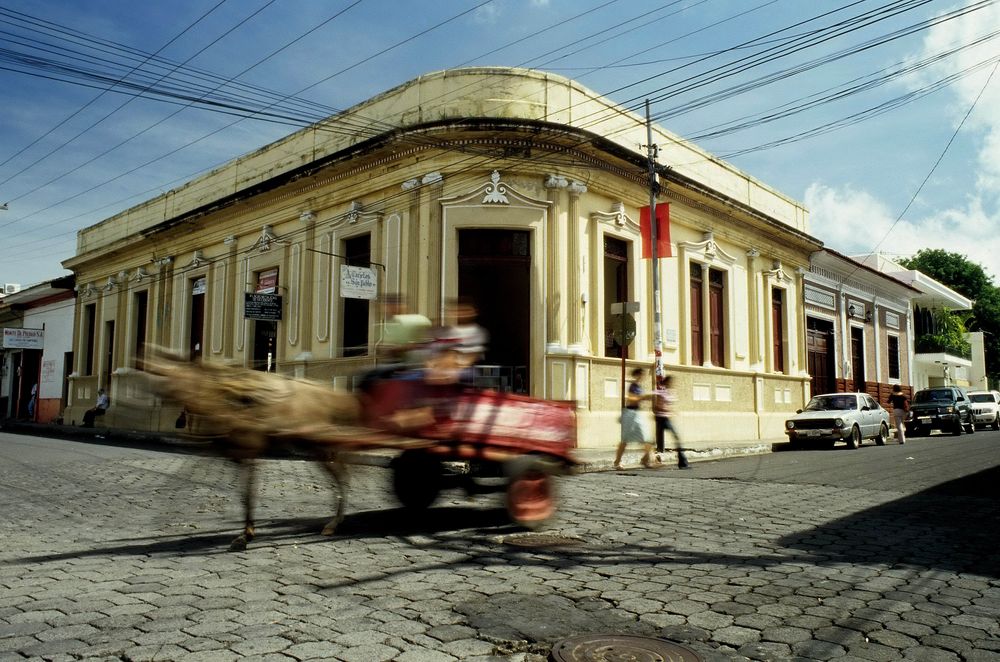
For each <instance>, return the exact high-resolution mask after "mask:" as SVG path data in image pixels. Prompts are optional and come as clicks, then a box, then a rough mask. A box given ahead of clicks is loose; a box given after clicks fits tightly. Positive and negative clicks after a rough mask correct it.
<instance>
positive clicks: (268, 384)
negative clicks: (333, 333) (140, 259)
mask: <svg viewBox="0 0 1000 662" xmlns="http://www.w3.org/2000/svg"><path fill="white" fill-rule="evenodd" d="M144 368H145V370H146V371H147V373H148V374H149V375H150V376H151V379H150V387H151V388H152V390H153V392H154V393H156V394H157V395H159V396H160V397H162V398H163V399H164V400H165V401H168V402H171V403H173V404H176V405H180V406H181V407H183V408H184V410H185V411H186V412H187V413H188V414H192V415H194V416H195V417H196V420H198V421H199V427H205V428H206V429H207V431H209V432H210V434H211V438H212V440H213V442H214V445H215V448H216V450H217V452H218V453H219V454H220V455H222V456H223V457H226V458H228V459H230V460H233V461H235V462H236V463H238V465H239V467H240V471H241V485H242V492H243V513H244V526H243V532H242V533H241V534H240V535H239V536H237V537H236V538H235V539H234V540H233V542H232V543H231V545H230V549H231V550H236V551H238V550H244V549H246V547H247V544H248V543H249V542H250V541H251V540H252V539H253V538H254V519H253V511H254V498H255V495H256V460H257V459H258V458H260V457H261V456H263V455H265V454H266V453H268V452H269V451H271V450H273V449H274V448H275V447H276V446H282V447H287V446H288V445H289V444H291V445H294V446H295V447H296V448H298V449H300V450H304V451H306V452H307V453H309V454H310V455H311V456H312V457H313V459H314V460H315V461H317V462H319V464H320V466H321V467H322V468H323V469H324V470H325V471H326V473H327V475H328V476H329V478H330V482H331V484H332V487H333V490H334V496H335V504H334V516H333V518H332V519H330V520H329V521H328V522H327V523H326V525H325V526H324V527H323V535H331V534H332V533H333V532H334V531H335V530H336V528H337V525H338V524H339V523H340V521H341V519H342V518H343V513H344V479H345V472H344V467H343V464H342V463H341V462H339V461H338V459H337V451H338V450H342V449H344V448H345V447H348V446H361V445H363V444H364V441H365V439H366V437H368V436H370V435H366V433H365V431H363V430H360V429H356V430H354V431H353V433H352V430H351V428H350V426H353V425H357V423H358V420H359V406H358V401H357V399H356V398H355V397H354V396H353V395H352V394H350V393H347V392H344V391H340V390H338V389H335V388H333V387H332V386H327V385H325V384H321V383H318V382H313V381H308V380H303V379H291V378H286V377H281V376H278V375H275V374H272V373H264V372H258V371H255V370H248V369H245V368H233V367H229V366H225V365H220V364H213V363H191V362H188V361H185V360H182V359H180V358H178V357H176V356H171V355H169V354H165V353H159V354H158V355H157V356H156V357H155V358H152V359H151V360H147V361H146V362H145V365H144Z"/></svg>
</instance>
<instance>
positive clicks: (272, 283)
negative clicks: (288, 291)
mask: <svg viewBox="0 0 1000 662" xmlns="http://www.w3.org/2000/svg"><path fill="white" fill-rule="evenodd" d="M277 291H278V270H277V269H268V270H267V271H261V272H260V273H258V274H257V289H256V292H257V293H258V294H274V293H276V292H277Z"/></svg>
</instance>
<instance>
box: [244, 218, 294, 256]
mask: <svg viewBox="0 0 1000 662" xmlns="http://www.w3.org/2000/svg"><path fill="white" fill-rule="evenodd" d="M287 243H288V242H287V241H286V240H284V239H278V235H276V234H274V228H272V227H271V226H270V225H265V226H264V227H262V228H261V229H260V237H258V238H257V241H255V242H254V244H253V246H251V247H250V250H253V249H255V248H256V249H257V252H258V253H266V252H268V251H269V250H271V246H272V245H274V244H281V245H285V244H287Z"/></svg>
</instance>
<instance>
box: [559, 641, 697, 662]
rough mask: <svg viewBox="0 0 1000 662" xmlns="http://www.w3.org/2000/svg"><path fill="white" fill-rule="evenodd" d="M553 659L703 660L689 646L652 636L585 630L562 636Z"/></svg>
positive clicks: (571, 661) (613, 661)
mask: <svg viewBox="0 0 1000 662" xmlns="http://www.w3.org/2000/svg"><path fill="white" fill-rule="evenodd" d="M551 657H552V660H553V662H617V661H618V660H635V662H661V661H668V660H669V661H670V662H701V657H700V656H699V655H698V654H697V653H695V652H694V651H693V650H691V649H690V648H685V647H684V646H681V645H680V644H675V643H673V642H671V641H664V640H663V639H654V638H653V637H639V636H635V635H628V634H584V635H579V636H576V637H570V638H569V639H563V640H562V641H560V642H559V643H557V644H556V645H555V646H554V647H553V648H552V655H551Z"/></svg>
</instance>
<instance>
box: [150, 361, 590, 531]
mask: <svg viewBox="0 0 1000 662" xmlns="http://www.w3.org/2000/svg"><path fill="white" fill-rule="evenodd" d="M146 368H147V370H148V372H149V375H150V377H151V379H152V381H151V384H150V386H151V388H152V389H153V390H154V392H155V393H157V394H158V395H159V396H160V397H162V398H163V399H164V401H166V402H172V403H175V404H177V405H179V406H180V407H182V408H183V411H185V412H187V413H188V414H190V415H192V416H193V417H194V418H195V419H196V420H198V421H199V429H200V430H201V431H202V432H204V433H205V434H206V435H208V436H210V437H211V440H212V442H213V448H214V449H215V450H216V452H217V453H219V454H220V455H223V456H224V457H228V458H230V459H232V460H235V461H237V462H238V463H239V464H240V466H241V468H242V474H243V480H242V487H243V504H244V515H245V518H244V519H245V522H244V529H243V533H242V534H241V535H240V536H238V537H237V538H236V539H235V540H234V541H233V544H232V546H231V548H232V549H245V548H246V546H247V543H248V542H249V541H250V540H252V539H253V537H254V530H255V527H254V516H253V512H254V502H255V489H254V485H255V478H254V475H255V462H256V460H257V459H258V458H260V457H262V456H265V455H266V454H267V453H269V452H270V451H271V450H272V449H273V448H274V447H275V446H276V445H279V446H287V445H293V446H295V447H296V448H298V449H299V450H300V451H302V452H305V453H308V454H310V455H311V456H312V457H313V458H314V459H315V460H316V461H317V462H318V463H319V464H320V466H321V467H322V468H323V469H324V470H325V471H326V473H327V475H328V477H329V478H330V483H331V488H332V493H333V497H334V504H333V510H334V515H333V518H332V519H330V520H329V522H327V524H326V526H325V527H324V528H323V533H324V534H327V535H329V534H331V533H333V532H334V531H335V530H336V527H337V525H338V524H339V523H340V521H341V519H342V518H343V514H344V503H343V502H344V499H343V497H344V473H343V472H344V467H343V465H342V461H341V460H342V458H343V457H344V453H345V452H347V451H361V450H376V449H380V450H386V449H389V450H396V451H399V455H398V456H397V457H396V458H395V459H394V460H393V462H392V471H393V487H394V490H395V493H396V496H397V497H398V498H399V500H400V502H401V503H402V504H403V505H404V506H405V507H407V508H411V509H422V508H427V507H428V506H430V505H431V504H432V503H433V502H434V500H435V499H436V498H437V496H438V494H440V492H441V491H442V490H444V489H447V488H450V487H464V488H465V489H466V490H467V491H468V492H470V493H479V492H484V491H495V490H505V491H506V503H507V510H508V512H509V513H510V517H511V519H512V520H513V521H514V522H516V523H518V524H521V525H523V526H525V527H528V528H537V527H540V526H542V525H543V524H545V522H546V521H548V520H549V519H550V518H551V517H552V515H553V513H554V512H555V507H556V496H555V489H554V481H553V476H554V475H555V474H557V473H560V472H562V471H565V470H566V469H568V468H570V467H572V466H573V465H574V460H573V458H572V456H571V449H572V448H574V447H575V445H576V418H575V413H574V407H573V405H572V403H566V402H553V401H548V400H535V399H532V398H528V397H525V396H521V395H514V394H509V393H498V392H496V391H484V390H478V389H472V388H468V387H465V386H462V385H459V384H453V383H452V384H441V383H435V382H434V379H433V378H432V379H427V378H426V376H425V375H424V373H423V372H422V371H418V370H414V371H401V372H398V371H396V370H395V369H391V368H390V369H386V370H381V369H380V370H377V371H373V372H372V373H370V374H369V375H368V376H367V377H366V378H365V380H364V381H363V384H362V387H361V389H360V390H359V392H358V393H348V392H345V391H342V390H338V389H335V388H334V387H333V386H332V385H330V384H324V383H320V382H315V381H310V380H303V379H291V378H286V377H281V376H278V375H275V374H271V373H261V372H257V371H254V370H248V369H246V368H235V367H229V366H223V365H219V364H213V363H189V362H187V361H183V360H181V359H179V358H176V357H172V356H169V355H162V356H157V357H156V358H155V359H151V360H148V361H147V362H146ZM456 466H457V467H459V469H458V470H456Z"/></svg>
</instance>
